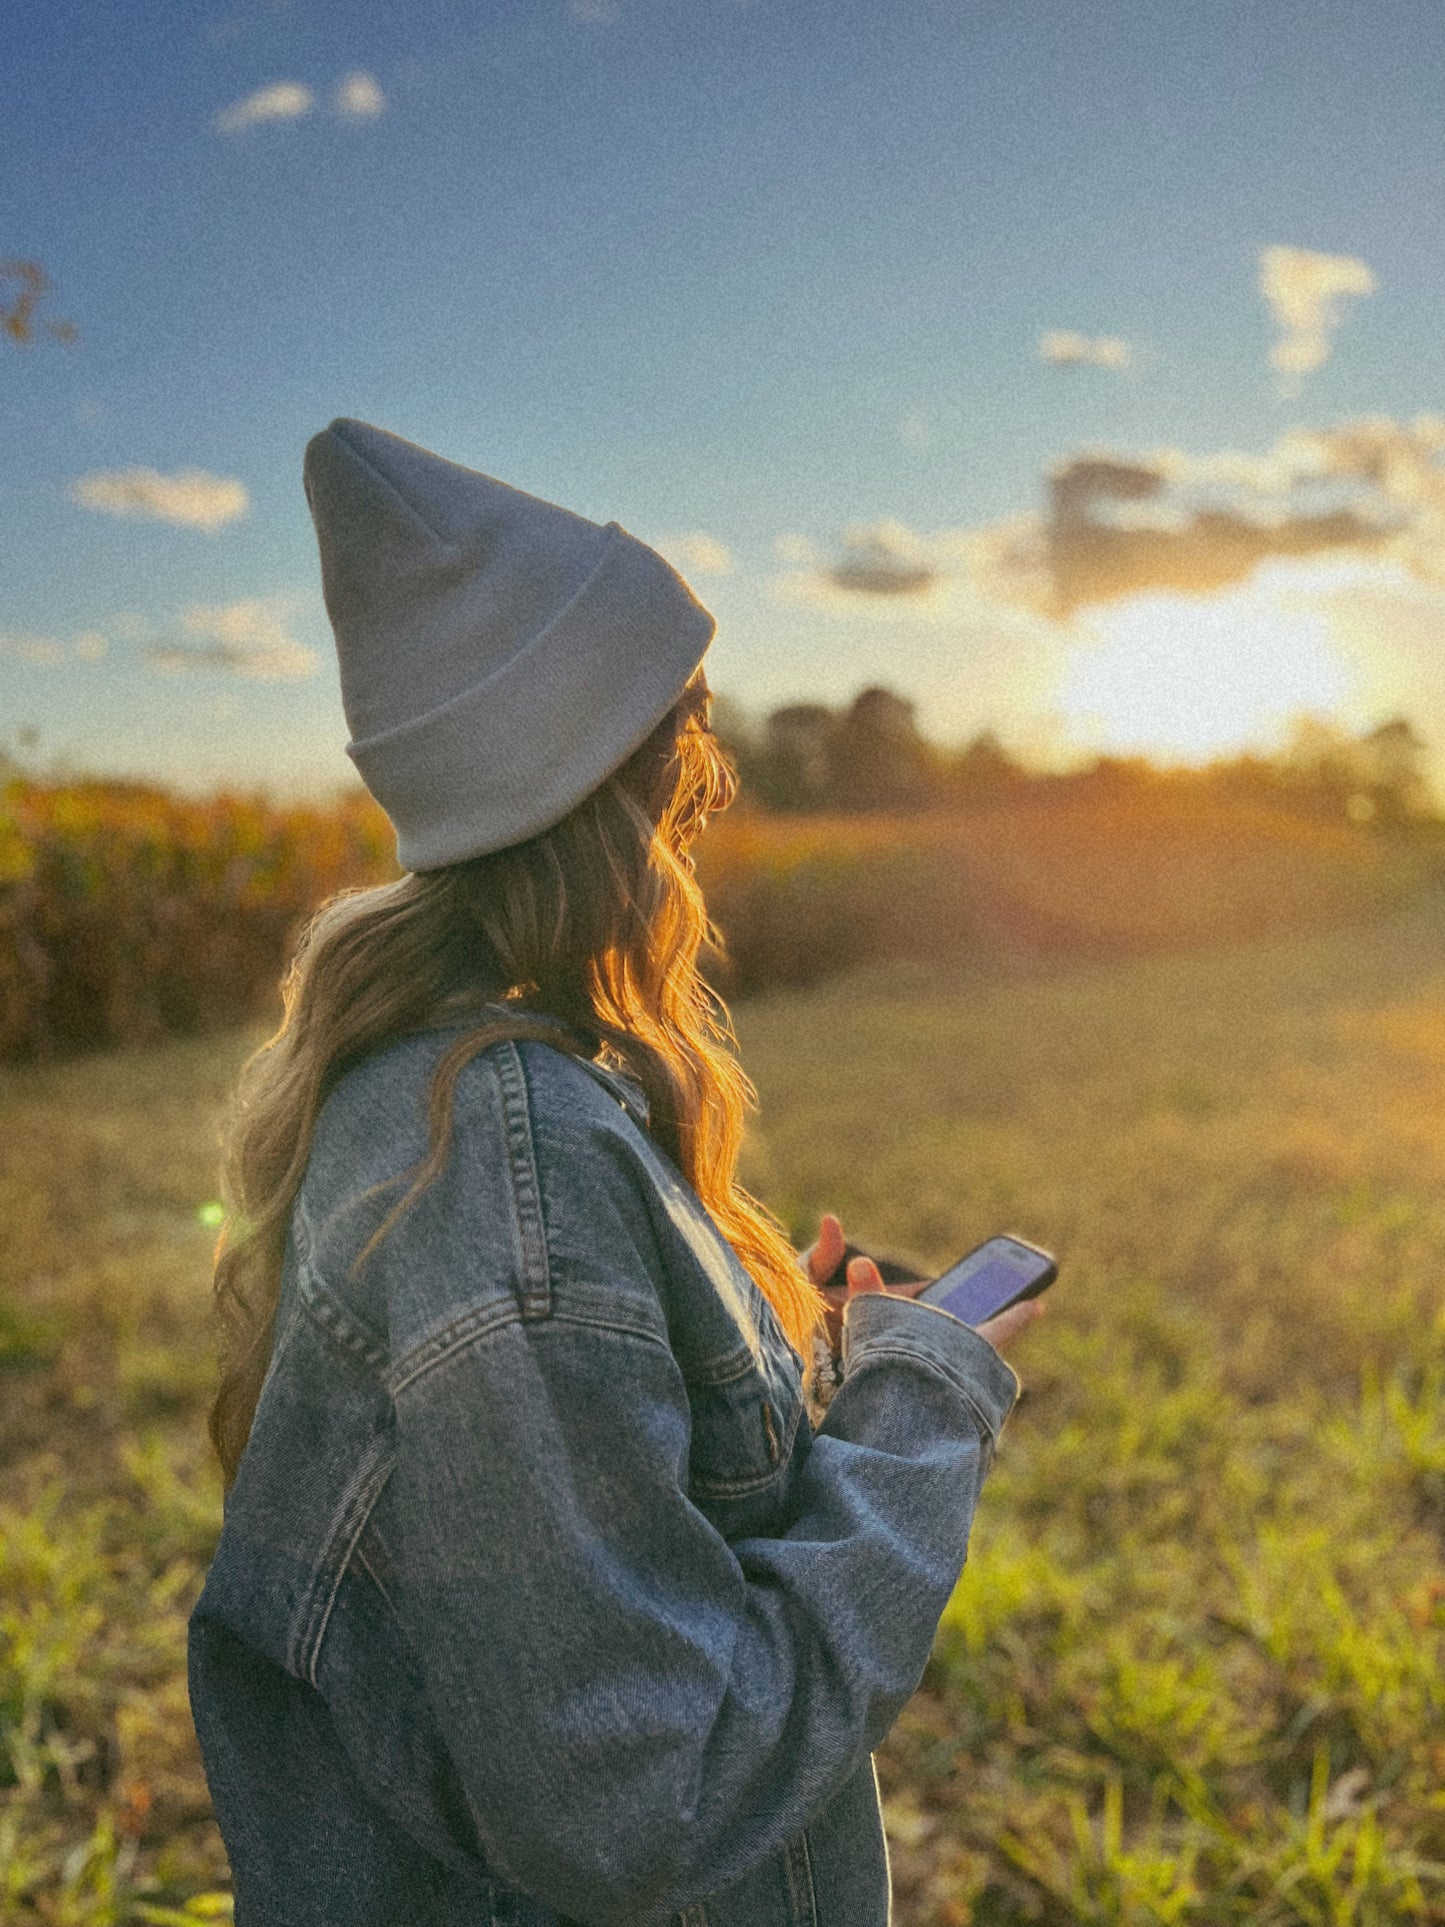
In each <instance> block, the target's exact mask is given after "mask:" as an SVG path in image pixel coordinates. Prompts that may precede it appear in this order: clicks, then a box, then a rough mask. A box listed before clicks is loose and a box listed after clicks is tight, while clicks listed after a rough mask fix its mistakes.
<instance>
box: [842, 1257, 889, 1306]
mask: <svg viewBox="0 0 1445 1927" xmlns="http://www.w3.org/2000/svg"><path fill="white" fill-rule="evenodd" d="M882 1290H883V1274H882V1272H881V1271H879V1269H878V1267H877V1265H875V1264H874V1262H873V1260H872V1259H871V1258H852V1259H850V1260H849V1262H848V1294H849V1296H850V1297H852V1296H854V1295H855V1294H856V1293H858V1292H864V1291H882Z"/></svg>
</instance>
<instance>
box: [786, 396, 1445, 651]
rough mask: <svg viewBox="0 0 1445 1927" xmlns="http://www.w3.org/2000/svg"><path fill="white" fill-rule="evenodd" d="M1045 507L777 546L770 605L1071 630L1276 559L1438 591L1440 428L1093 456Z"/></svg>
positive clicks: (1359, 430)
mask: <svg viewBox="0 0 1445 1927" xmlns="http://www.w3.org/2000/svg"><path fill="white" fill-rule="evenodd" d="M1044 480H1045V486H1046V491H1047V504H1046V507H1045V508H1044V509H1043V510H1042V511H1039V512H1031V513H1026V514H1022V515H1017V516H1014V517H1011V518H1008V519H1006V520H1000V521H997V522H991V523H985V524H983V525H981V526H975V527H962V528H945V529H938V530H933V531H931V532H923V531H919V530H916V529H912V528H909V527H908V526H906V525H905V524H904V523H902V522H899V521H896V520H884V521H879V522H874V523H870V524H866V525H860V526H857V527H853V528H848V529H844V530H843V532H842V534H841V535H840V536H839V538H838V539H837V542H836V543H835V544H834V545H833V546H832V547H831V548H828V549H824V548H821V547H820V546H819V545H817V544H816V543H813V542H811V541H810V540H808V539H807V538H806V537H802V536H796V535H787V536H781V537H779V539H778V541H777V542H776V544H775V552H776V554H777V555H778V558H779V560H780V561H782V562H783V563H785V564H786V565H788V566H787V569H786V571H785V572H784V573H783V574H781V575H779V576H777V577H776V578H775V579H774V582H773V585H772V586H773V592H774V594H775V595H776V596H778V597H780V598H781V599H782V600H784V601H788V602H801V603H807V604H810V605H811V606H813V607H815V608H819V609H822V610H826V611H827V612H829V613H831V614H834V615H846V616H859V617H865V618H867V619H869V620H875V621H876V620H878V619H880V618H896V617H902V618H905V619H909V620H923V621H933V622H939V621H942V622H957V621H959V620H960V619H962V618H965V617H968V616H970V614H971V612H973V611H975V610H976V609H977V607H978V605H979V604H980V602H984V603H989V604H992V605H993V606H994V607H995V608H1003V609H1010V608H1011V609H1012V610H1014V611H1015V612H1023V613H1031V614H1033V615H1038V616H1043V617H1046V618H1049V619H1053V620H1059V621H1068V620H1069V619H1070V618H1071V617H1072V616H1073V614H1074V613H1075V612H1076V611H1078V610H1080V609H1083V608H1086V607H1090V606H1094V605H1099V604H1105V603H1112V602H1117V601H1119V600H1121V599H1123V598H1126V597H1130V596H1135V595H1138V594H1141V593H1144V592H1147V591H1158V590H1163V591H1171V592H1174V593H1179V594H1185V595H1204V594H1209V593H1212V592H1214V591H1218V590H1222V589H1227V588H1230V587H1232V586H1234V585H1237V584H1240V583H1243V582H1245V581H1247V580H1248V579H1249V578H1250V577H1252V576H1253V575H1254V574H1255V572H1256V571H1257V570H1258V569H1259V568H1260V567H1261V566H1262V565H1264V564H1266V563H1268V562H1269V561H1271V559H1274V558H1280V559H1291V560H1292V561H1293V562H1294V563H1295V564H1299V563H1300V562H1303V561H1304V560H1305V559H1307V558H1315V559H1317V561H1318V562H1319V563H1320V564H1323V563H1324V562H1326V561H1327V560H1329V559H1331V558H1333V559H1336V560H1339V561H1346V560H1351V559H1353V560H1354V561H1356V562H1359V561H1361V560H1368V561H1369V562H1370V563H1371V565H1372V566H1385V565H1389V564H1398V566H1399V567H1400V569H1401V570H1403V571H1404V572H1405V573H1406V574H1407V575H1409V576H1410V577H1411V578H1413V579H1414V580H1415V581H1417V582H1421V583H1430V584H1436V585H1439V587H1440V588H1441V589H1442V590H1445V417H1436V416H1421V417H1419V418H1418V419H1417V420H1415V421H1413V422H1409V423H1406V422H1398V421H1394V420H1391V419H1390V418H1388V417H1366V418H1364V419H1361V420H1356V421H1347V422H1342V423H1338V424H1336V425H1335V426H1333V427H1328V428H1318V429H1304V428H1298V429H1292V430H1290V431H1289V433H1288V434H1286V435H1283V436H1281V437H1280V438H1279V440H1278V441H1277V442H1276V443H1275V444H1274V446H1273V447H1272V448H1269V449H1266V450H1265V451H1264V452H1263V453H1261V454H1252V453H1247V452H1243V451H1238V450H1224V451H1220V452H1216V453H1212V454H1206V455H1191V454H1189V453H1187V452H1185V451H1183V450H1180V449H1168V448H1166V449H1158V450H1154V451H1152V452H1151V453H1148V454H1144V455H1135V454H1121V453H1117V452H1114V451H1111V450H1107V449H1103V450H1088V451H1085V452H1083V453H1080V454H1078V455H1075V456H1072V457H1070V458H1069V459H1067V460H1065V461H1062V462H1060V463H1059V464H1057V465H1056V466H1055V467H1054V468H1053V469H1052V470H1051V471H1050V472H1049V474H1048V475H1047V476H1046V477H1045V478H1044Z"/></svg>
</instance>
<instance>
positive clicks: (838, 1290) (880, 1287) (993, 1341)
mask: <svg viewBox="0 0 1445 1927" xmlns="http://www.w3.org/2000/svg"><path fill="white" fill-rule="evenodd" d="M847 1242H848V1241H847V1239H846V1238H845V1237H844V1236H843V1227H842V1225H841V1224H840V1223H839V1221H838V1219H837V1218H836V1217H834V1215H833V1213H832V1212H831V1211H827V1212H825V1213H824V1214H823V1220H822V1222H821V1224H820V1225H819V1226H818V1236H817V1240H816V1242H815V1243H814V1244H813V1245H811V1246H810V1247H809V1249H808V1250H807V1251H806V1252H804V1254H803V1260H804V1263H805V1264H806V1266H807V1270H808V1276H809V1277H810V1278H811V1279H812V1281H813V1283H814V1284H815V1285H817V1286H819V1287H820V1288H821V1289H822V1292H823V1299H824V1302H825V1307H826V1309H825V1312H824V1316H825V1318H826V1319H827V1325H828V1342H829V1343H830V1344H831V1345H832V1347H833V1349H834V1351H837V1350H838V1348H839V1346H840V1345H841V1343H842V1332H843V1309H844V1307H845V1305H846V1304H847V1303H848V1301H849V1299H850V1298H856V1297H859V1296H860V1295H861V1294H862V1293H863V1292H865V1291H881V1292H883V1293H885V1294H886V1295H887V1296H889V1297H892V1298H916V1297H917V1296H918V1294H919V1292H920V1291H922V1290H923V1289H924V1287H925V1286H926V1285H928V1284H930V1283H931V1282H932V1280H931V1279H928V1278H913V1279H909V1280H908V1281H907V1282H906V1283H902V1284H894V1285H885V1284H884V1282H883V1277H882V1274H881V1272H880V1271H879V1269H878V1267H877V1265H875V1264H874V1262H873V1260H872V1259H871V1258H854V1259H852V1260H851V1261H850V1262H849V1265H848V1272H847V1280H848V1282H847V1284H846V1285H845V1286H842V1287H839V1286H837V1285H831V1286H829V1285H825V1284H824V1280H825V1279H827V1278H830V1277H831V1276H832V1274H833V1273H834V1271H836V1270H837V1268H838V1260H839V1259H840V1258H841V1257H842V1256H843V1252H844V1250H845V1249H846V1247H847ZM1043 1315H1044V1304H1043V1300H1042V1299H1041V1298H1026V1299H1024V1300H1023V1302H1022V1303H1021V1304H1017V1305H1010V1306H1009V1308H1008V1310H1007V1311H1001V1312H1000V1313H999V1314H998V1316H997V1317H996V1318H988V1319H985V1320H984V1322H983V1324H981V1325H975V1326H974V1328H973V1329H974V1330H975V1331H976V1332H977V1333H978V1335H979V1337H980V1338H985V1339H987V1340H988V1342H989V1344H990V1345H992V1346H993V1348H994V1350H995V1351H997V1352H1001V1351H1003V1349H1004V1347H1005V1346H1006V1345H1010V1344H1012V1343H1013V1341H1014V1339H1016V1338H1017V1337H1018V1335H1019V1333H1020V1332H1022V1331H1024V1330H1026V1329H1027V1328H1028V1326H1030V1325H1032V1324H1033V1323H1035V1321H1036V1320H1037V1319H1040V1318H1042V1317H1043Z"/></svg>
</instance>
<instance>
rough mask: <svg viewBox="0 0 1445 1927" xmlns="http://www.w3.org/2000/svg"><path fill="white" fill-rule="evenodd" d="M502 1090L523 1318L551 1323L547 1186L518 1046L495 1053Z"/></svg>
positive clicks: (499, 1048) (507, 1043) (504, 1046)
mask: <svg viewBox="0 0 1445 1927" xmlns="http://www.w3.org/2000/svg"><path fill="white" fill-rule="evenodd" d="M495 1050H496V1055H495V1063H496V1074H497V1084H498V1087H499V1089H500V1091H501V1097H502V1118H503V1123H504V1125H505V1129H506V1138H507V1167H508V1172H509V1175H510V1177H511V1186H512V1218H513V1230H514V1233H515V1236H516V1239H517V1261H518V1270H519V1273H520V1282H521V1293H520V1299H521V1306H522V1316H523V1318H526V1319H534V1318H547V1317H549V1316H550V1315H551V1311H552V1273H551V1265H550V1261H549V1258H548V1252H547V1226H546V1221H545V1219H544V1218H543V1215H542V1186H541V1182H540V1180H539V1178H538V1176H537V1152H536V1144H535V1140H534V1137H533V1132H532V1107H531V1094H530V1088H529V1086H528V1083H527V1072H526V1067H525V1066H524V1064H523V1062H522V1054H521V1052H520V1051H519V1050H518V1048H517V1045H516V1043H515V1041H514V1040H513V1039H511V1038H507V1039H506V1040H505V1041H504V1042H502V1043H500V1044H498V1045H497V1046H496V1047H495Z"/></svg>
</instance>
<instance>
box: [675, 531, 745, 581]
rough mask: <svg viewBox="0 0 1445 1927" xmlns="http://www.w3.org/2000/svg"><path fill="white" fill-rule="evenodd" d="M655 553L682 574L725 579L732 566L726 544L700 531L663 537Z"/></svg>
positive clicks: (731, 557)
mask: <svg viewBox="0 0 1445 1927" xmlns="http://www.w3.org/2000/svg"><path fill="white" fill-rule="evenodd" d="M657 547H658V549H659V550H660V551H661V553H662V554H663V555H665V556H666V557H667V558H668V560H669V561H670V562H673V563H675V564H676V566H677V567H678V568H679V569H680V570H681V571H682V572H683V573H684V574H689V573H690V574H692V575H727V574H729V573H730V572H731V570H732V566H733V556H732V550H731V549H730V548H729V547H728V545H727V544H726V542H719V540H718V539H717V537H716V536H715V535H708V534H707V533H706V532H705V531H704V530H702V529H686V530H684V531H683V533H682V534H680V535H668V536H664V537H663V538H662V540H661V541H659V542H658V544H657Z"/></svg>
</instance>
